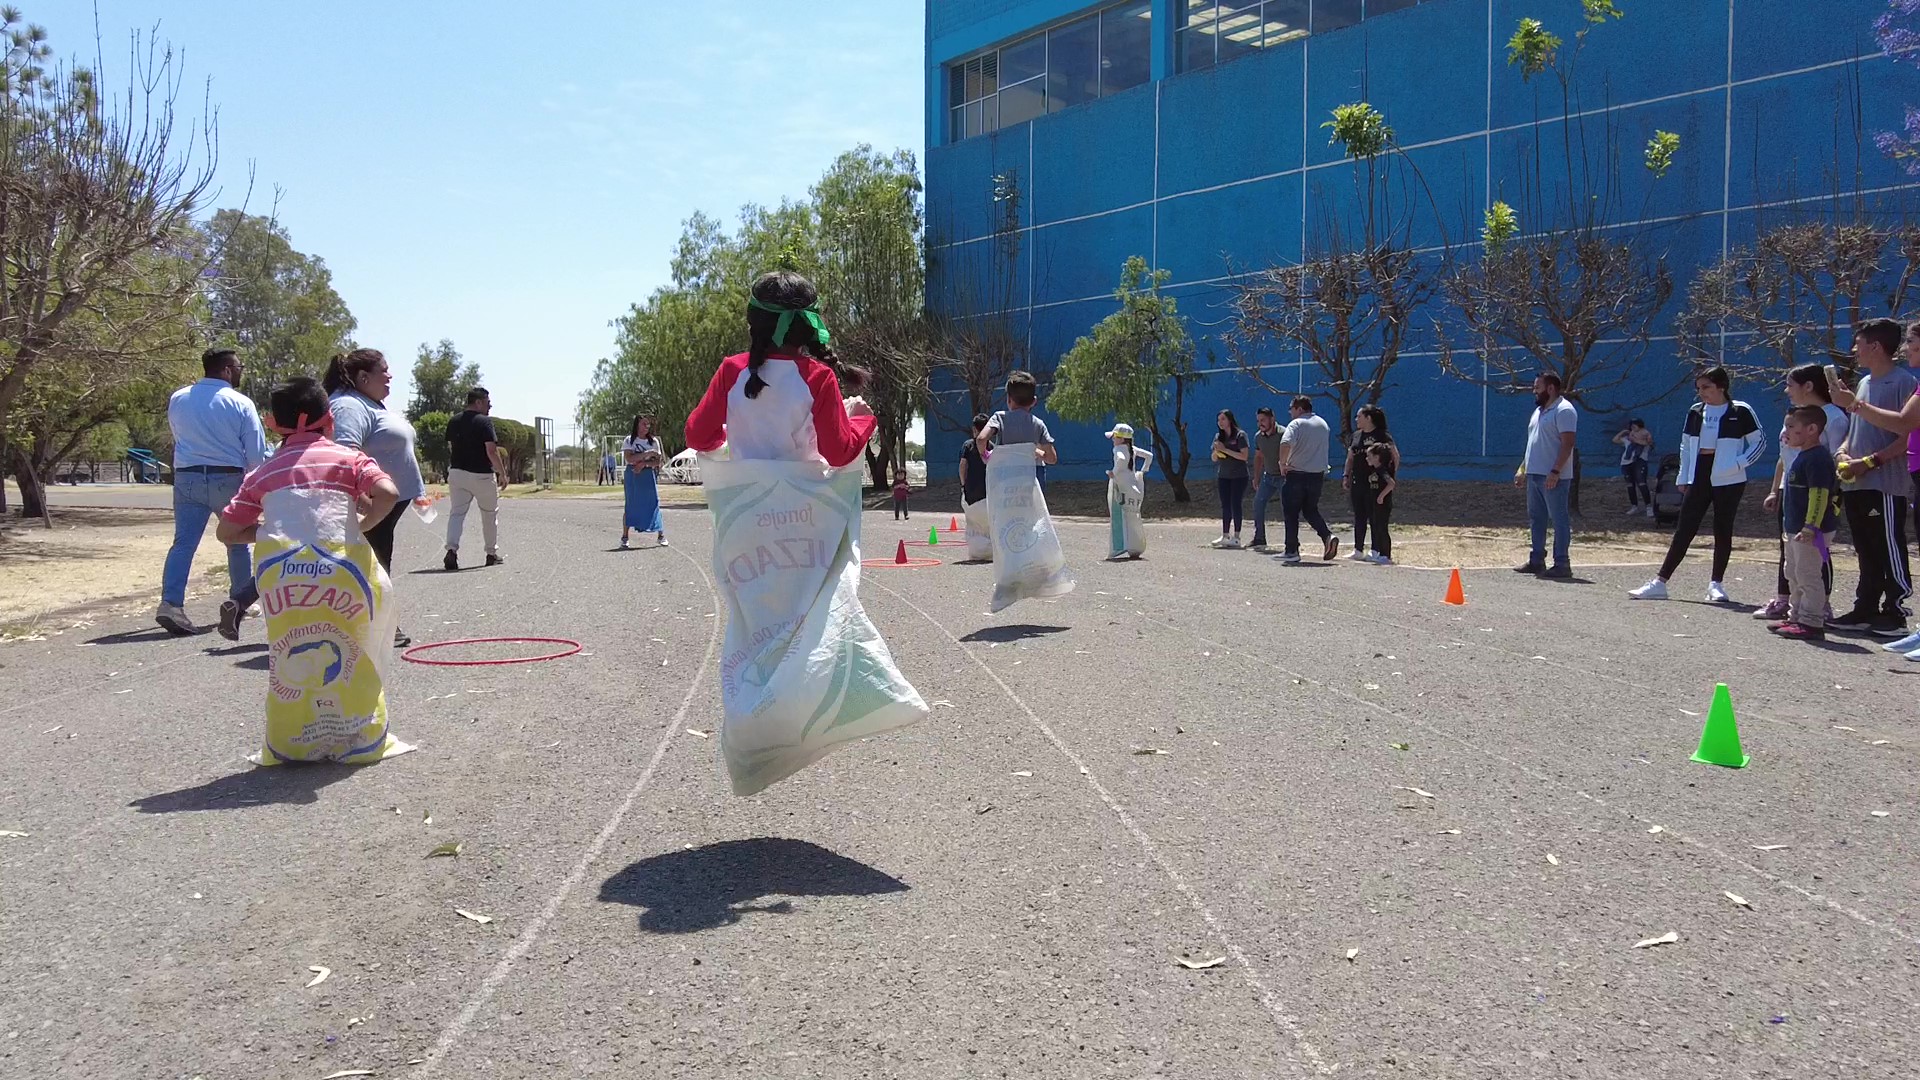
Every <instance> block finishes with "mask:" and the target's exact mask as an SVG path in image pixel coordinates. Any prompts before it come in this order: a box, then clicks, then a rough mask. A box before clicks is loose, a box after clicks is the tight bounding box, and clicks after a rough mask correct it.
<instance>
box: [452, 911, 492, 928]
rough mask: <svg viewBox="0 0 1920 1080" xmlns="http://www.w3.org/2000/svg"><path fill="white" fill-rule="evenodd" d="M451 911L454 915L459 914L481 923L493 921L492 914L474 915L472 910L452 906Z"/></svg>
mask: <svg viewBox="0 0 1920 1080" xmlns="http://www.w3.org/2000/svg"><path fill="white" fill-rule="evenodd" d="M453 913H454V914H455V915H458V916H460V917H461V918H463V919H472V920H473V921H474V922H477V923H480V924H481V925H485V924H487V923H490V922H492V921H493V916H491V915H476V914H474V913H473V912H471V911H468V910H467V909H466V908H454V909H453Z"/></svg>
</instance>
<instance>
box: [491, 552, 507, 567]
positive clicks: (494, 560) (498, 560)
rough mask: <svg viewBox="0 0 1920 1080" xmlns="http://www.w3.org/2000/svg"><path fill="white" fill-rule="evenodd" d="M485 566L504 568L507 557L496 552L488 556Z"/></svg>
mask: <svg viewBox="0 0 1920 1080" xmlns="http://www.w3.org/2000/svg"><path fill="white" fill-rule="evenodd" d="M487 565H488V566H505V565H507V557H506V556H505V555H501V554H499V553H497V552H496V553H494V554H492V555H488V556H487Z"/></svg>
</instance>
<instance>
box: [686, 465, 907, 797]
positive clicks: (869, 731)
mask: <svg viewBox="0 0 1920 1080" xmlns="http://www.w3.org/2000/svg"><path fill="white" fill-rule="evenodd" d="M700 477H701V479H702V480H703V481H704V482H705V483H706V489H707V505H708V506H709V507H711V508H712V511H713V525H714V529H713V531H714V542H713V572H714V576H715V578H716V579H717V580H718V581H719V582H720V591H721V594H722V595H723V596H725V597H726V603H727V637H726V646H725V651H724V653H723V654H722V659H721V662H720V699H721V704H722V706H723V708H724V713H725V715H724V719H723V722H722V724H721V727H720V750H721V756H722V757H724V758H725V760H726V763H727V774H728V776H729V777H730V778H731V779H732V781H733V792H734V794H736V795H752V794H754V793H755V792H758V791H761V790H763V789H765V788H767V787H769V786H771V785H773V784H776V783H778V782H779V781H781V780H784V779H786V778H787V777H789V776H792V775H793V774H794V773H796V772H799V771H800V770H801V769H804V768H806V767H807V766H808V765H811V764H813V763H814V762H815V761H818V760H819V759H820V758H822V757H824V756H825V755H826V754H828V753H830V752H831V751H832V750H834V749H835V748H836V747H838V746H840V745H842V744H844V743H847V742H849V741H851V740H854V739H864V738H867V737H868V736H872V735H879V734H881V733H882V732H887V731H892V730H894V729H895V728H902V727H906V726H907V725H909V724H913V723H917V722H918V721H920V720H923V719H925V718H926V715H927V703H926V702H925V701H923V700H921V697H920V694H919V692H918V691H916V690H915V689H914V688H913V687H912V686H911V685H909V684H908V682H907V680H906V679H905V678H904V677H903V676H902V675H901V674H900V670H899V669H898V668H897V667H895V666H894V663H893V656H892V654H891V653H889V652H888V651H887V644H886V642H884V641H882V640H880V632H879V631H878V630H876V629H874V625H873V621H872V620H871V619H869V618H868V617H867V613H866V611H865V610H864V609H862V608H861V606H860V596H859V588H860V480H861V470H860V465H859V464H858V463H856V464H854V465H852V466H849V467H847V468H844V469H829V468H827V466H826V465H824V464H821V463H819V462H811V463H809V462H802V461H764V460H747V461H732V460H729V459H728V458H727V457H726V456H724V451H722V453H721V454H702V455H701V456H700Z"/></svg>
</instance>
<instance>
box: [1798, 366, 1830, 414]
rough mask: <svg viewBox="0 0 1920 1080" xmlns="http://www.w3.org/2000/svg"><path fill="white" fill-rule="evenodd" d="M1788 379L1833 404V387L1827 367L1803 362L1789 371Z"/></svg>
mask: <svg viewBox="0 0 1920 1080" xmlns="http://www.w3.org/2000/svg"><path fill="white" fill-rule="evenodd" d="M1787 379H1788V381H1790V382H1796V383H1799V384H1800V385H1801V386H1804V387H1806V388H1807V389H1809V390H1811V391H1813V393H1814V396H1815V397H1818V398H1819V399H1820V400H1821V401H1823V402H1826V403H1827V404H1829V405H1831V404H1833V387H1831V386H1829V385H1828V384H1827V369H1826V368H1823V367H1821V366H1820V365H1819V364H1801V365H1800V366H1799V367H1797V368H1794V369H1793V370H1792V371H1789V372H1787Z"/></svg>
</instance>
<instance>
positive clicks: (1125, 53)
mask: <svg viewBox="0 0 1920 1080" xmlns="http://www.w3.org/2000/svg"><path fill="white" fill-rule="evenodd" d="M1152 15H1153V5H1151V4H1147V3H1135V4H1122V5H1121V6H1119V7H1113V8H1108V9H1107V10H1105V11H1103V12H1101V13H1100V93H1101V94H1103V95H1105V94H1112V93H1117V92H1118V91H1121V90H1125V89H1127V88H1128V87H1133V86H1139V85H1140V84H1141V83H1144V82H1146V81H1147V80H1148V79H1150V78H1152V77H1153V23H1152V21H1151V17H1152Z"/></svg>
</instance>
